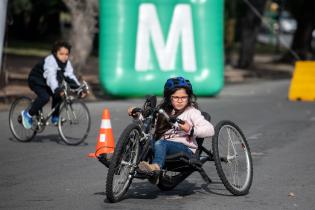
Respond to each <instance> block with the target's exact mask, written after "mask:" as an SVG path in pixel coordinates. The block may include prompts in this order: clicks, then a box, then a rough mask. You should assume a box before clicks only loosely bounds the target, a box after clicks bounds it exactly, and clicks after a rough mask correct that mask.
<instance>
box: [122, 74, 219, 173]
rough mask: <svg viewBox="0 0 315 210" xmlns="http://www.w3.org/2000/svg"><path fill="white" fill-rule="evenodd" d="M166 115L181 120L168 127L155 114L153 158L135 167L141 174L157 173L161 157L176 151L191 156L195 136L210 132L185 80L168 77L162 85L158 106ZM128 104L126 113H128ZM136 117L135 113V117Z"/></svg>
mask: <svg viewBox="0 0 315 210" xmlns="http://www.w3.org/2000/svg"><path fill="white" fill-rule="evenodd" d="M159 108H161V109H163V110H164V111H165V112H166V113H167V114H168V115H169V116H170V117H176V118H179V119H181V120H182V121H183V124H178V125H179V127H174V126H172V125H171V124H170V123H169V122H168V121H167V119H166V118H165V117H164V116H163V115H159V116H158V119H157V123H156V130H155V139H156V140H157V141H155V145H154V148H153V152H154V157H153V160H152V163H151V164H150V163H148V162H144V161H142V162H140V163H139V165H138V167H139V170H140V171H143V172H145V173H151V172H155V173H159V171H160V170H161V169H162V168H163V167H164V164H165V158H166V156H168V155H171V154H176V153H180V152H181V153H185V154H186V155H187V156H189V157H191V156H192V155H193V154H194V153H195V151H196V149H197V147H198V146H197V142H196V137H199V138H204V137H210V136H213V135H214V127H213V125H212V124H211V123H210V122H209V121H207V120H206V119H205V118H204V117H203V115H202V114H201V112H200V111H199V110H198V105H197V102H196V96H195V95H194V93H193V89H192V85H191V83H190V81H189V80H186V79H184V78H183V77H175V78H170V79H168V80H167V81H166V83H165V85H164V94H163V101H162V103H161V104H160V105H159ZM132 109H133V108H132V107H130V108H129V109H128V114H129V115H132ZM135 117H136V116H135Z"/></svg>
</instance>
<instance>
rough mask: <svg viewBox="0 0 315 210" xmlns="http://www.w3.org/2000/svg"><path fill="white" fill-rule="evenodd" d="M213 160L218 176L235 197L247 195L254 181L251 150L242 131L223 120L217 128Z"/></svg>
mask: <svg viewBox="0 0 315 210" xmlns="http://www.w3.org/2000/svg"><path fill="white" fill-rule="evenodd" d="M212 149H213V158H214V161H215V167H216V169H217V172H218V175H219V177H220V179H221V181H222V183H223V184H224V186H225V187H226V189H227V190H228V191H230V192H231V193H232V194H233V195H246V194H248V192H249V189H250V187H251V184H252V180H253V163H252V157H251V153H250V149H249V146H248V143H247V141H246V138H245V136H244V134H243V132H242V130H241V129H240V128H239V127H238V126H237V125H236V124H235V123H233V122H231V121H227V120H223V121H221V122H219V123H218V124H217V125H216V127H215V135H214V136H213V138H212Z"/></svg>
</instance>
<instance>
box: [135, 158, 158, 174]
mask: <svg viewBox="0 0 315 210" xmlns="http://www.w3.org/2000/svg"><path fill="white" fill-rule="evenodd" d="M138 167H139V170H140V171H143V172H146V173H152V172H159V171H160V170H161V169H160V166H159V165H158V164H156V163H153V164H149V163H148V162H145V161H141V162H140V163H139V165H138Z"/></svg>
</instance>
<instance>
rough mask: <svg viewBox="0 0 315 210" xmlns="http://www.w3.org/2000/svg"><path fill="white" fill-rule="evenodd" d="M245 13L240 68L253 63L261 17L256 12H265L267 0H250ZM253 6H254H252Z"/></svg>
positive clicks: (242, 25) (242, 19)
mask: <svg viewBox="0 0 315 210" xmlns="http://www.w3.org/2000/svg"><path fill="white" fill-rule="evenodd" d="M248 2H249V4H247V5H246V9H245V15H244V16H243V17H242V18H241V20H240V21H241V46H240V51H239V60H238V67H239V68H243V69H246V68H249V67H250V65H251V64H252V63H253V60H254V54H255V45H256V38H257V35H258V32H259V29H260V25H261V19H260V18H259V17H258V15H257V14H256V13H255V11H254V10H256V11H257V12H258V13H259V14H263V12H264V9H265V4H266V0H249V1H248ZM251 6H252V7H253V8H252V7H251Z"/></svg>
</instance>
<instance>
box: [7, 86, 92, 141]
mask: <svg viewBox="0 0 315 210" xmlns="http://www.w3.org/2000/svg"><path fill="white" fill-rule="evenodd" d="M62 88H63V90H62V91H63V96H62V100H61V102H60V104H59V105H60V113H59V121H58V132H59V135H60V137H61V139H62V140H63V141H64V142H65V143H66V144H68V145H78V144H80V143H82V142H83V141H84V140H85V139H86V137H87V135H88V133H89V131H90V127H91V117H90V112H89V110H88V108H87V106H86V105H85V104H84V103H83V102H82V101H81V100H79V97H78V96H79V94H80V93H81V92H82V91H84V92H86V93H87V92H88V89H89V87H88V85H87V83H86V82H85V81H83V84H82V85H81V86H80V87H79V88H77V89H71V88H70V87H69V86H68V84H67V83H66V82H65V81H63V82H62ZM75 93H77V94H75ZM32 102H33V101H32V99H31V98H29V97H26V96H22V97H19V98H17V99H16V100H15V101H14V102H13V103H12V105H11V108H10V112H9V125H10V130H11V132H12V134H13V136H14V137H15V138H16V139H17V140H18V141H20V142H29V141H31V140H32V139H33V138H34V137H35V135H36V134H37V133H41V132H43V131H44V129H45V127H46V126H47V125H49V119H50V117H51V116H52V114H53V112H54V111H55V109H56V108H55V107H56V106H58V105H56V106H55V107H54V108H52V109H51V111H50V112H49V113H48V114H47V116H45V115H44V113H43V110H40V111H39V113H38V114H37V115H36V116H34V117H33V124H32V128H31V129H25V128H24V126H23V124H22V116H21V112H22V111H23V110H25V109H26V110H28V109H29V108H30V107H31V105H32Z"/></svg>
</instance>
